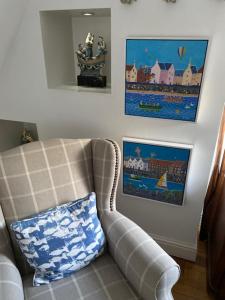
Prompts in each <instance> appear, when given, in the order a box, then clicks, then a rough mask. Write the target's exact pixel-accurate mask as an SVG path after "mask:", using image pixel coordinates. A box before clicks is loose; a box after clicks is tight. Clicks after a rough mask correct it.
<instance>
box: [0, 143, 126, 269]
mask: <svg viewBox="0 0 225 300" xmlns="http://www.w3.org/2000/svg"><path fill="white" fill-rule="evenodd" d="M119 163H120V155H119V148H118V146H117V145H116V143H114V142H112V141H107V140H100V139H96V140H90V139H82V140H72V139H54V140H47V141H43V142H42V141H38V142H33V143H30V144H26V145H23V146H20V147H17V148H14V149H12V150H9V151H6V152H3V153H2V154H0V205H1V208H2V211H3V215H4V218H5V220H6V224H7V225H8V226H9V225H10V224H11V223H12V222H13V221H15V220H18V219H23V218H26V217H28V216H31V215H33V214H35V213H38V212H40V211H43V210H46V209H48V208H51V207H55V206H56V205H60V204H62V203H66V202H68V201H71V200H75V199H79V198H82V197H84V196H86V195H87V194H88V193H90V192H92V191H95V192H96V195H97V207H98V210H99V212H101V211H102V210H105V209H109V210H110V209H113V208H114V206H115V191H116V187H117V182H118V173H119V172H118V170H119ZM11 240H12V243H13V248H14V254H15V258H16V262H17V265H18V267H19V269H20V271H21V272H22V273H23V274H26V273H29V271H30V269H29V268H28V265H27V263H26V262H25V260H24V258H23V256H22V255H21V253H20V250H19V248H18V246H17V244H16V243H15V241H14V239H13V237H11Z"/></svg>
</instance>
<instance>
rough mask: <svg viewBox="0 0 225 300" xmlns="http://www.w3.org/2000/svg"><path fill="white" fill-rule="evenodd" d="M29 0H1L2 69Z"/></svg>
mask: <svg viewBox="0 0 225 300" xmlns="http://www.w3.org/2000/svg"><path fill="white" fill-rule="evenodd" d="M27 3H28V0H20V1H17V0H0V41H1V43H0V69H1V66H2V64H3V62H4V59H5V56H6V55H7V53H8V52H9V51H10V48H11V47H12V43H13V39H14V37H15V36H16V34H17V29H18V27H19V24H20V22H21V19H22V16H23V13H24V10H25V8H26V5H27Z"/></svg>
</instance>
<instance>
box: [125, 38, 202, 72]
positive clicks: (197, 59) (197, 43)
mask: <svg viewBox="0 0 225 300" xmlns="http://www.w3.org/2000/svg"><path fill="white" fill-rule="evenodd" d="M207 46H208V41H207V40H165V39H163V40H151V39H149V40H147V39H128V40H127V51H126V52H127V57H126V64H133V63H134V61H135V63H136V66H137V67H140V66H141V65H142V66H143V65H147V66H150V67H151V66H153V65H154V64H155V62H156V60H157V59H158V60H159V62H164V63H173V64H174V66H175V69H176V70H184V69H185V68H186V67H187V65H188V63H189V62H190V60H191V63H192V65H194V66H196V67H197V68H198V69H199V68H201V67H202V66H203V65H204V62H205V55H206V50H207ZM179 47H185V49H186V54H185V56H184V57H182V59H181V58H180V57H179V55H178V48H179Z"/></svg>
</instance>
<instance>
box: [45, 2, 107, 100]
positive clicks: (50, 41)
mask: <svg viewBox="0 0 225 300" xmlns="http://www.w3.org/2000/svg"><path fill="white" fill-rule="evenodd" d="M87 12H88V13H92V14H93V15H91V16H85V15H84V14H85V13H87ZM40 23H41V31H42V41H43V50H44V58H45V67H46V77H47V85H48V88H50V89H67V90H71V91H76V92H92V93H105V94H110V93H111V10H110V8H98V9H74V10H48V11H40ZM88 32H91V33H93V34H94V35H95V37H96V39H97V38H98V35H101V36H103V38H104V40H105V42H106V45H107V51H108V52H107V55H106V65H105V68H104V71H103V73H104V75H106V76H107V87H106V88H89V87H80V86H78V85H77V75H79V74H80V68H79V67H78V65H77V57H76V55H75V51H76V50H77V49H78V45H79V44H80V43H82V44H84V43H85V39H86V36H87V33H88ZM96 44H97V40H96V41H95V45H94V47H93V52H94V53H95V51H96V48H97V45H96Z"/></svg>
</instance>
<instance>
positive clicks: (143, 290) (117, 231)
mask: <svg viewBox="0 0 225 300" xmlns="http://www.w3.org/2000/svg"><path fill="white" fill-rule="evenodd" d="M101 220H102V225H103V228H104V230H105V234H106V238H107V240H108V244H109V251H110V253H111V255H112V256H113V258H114V260H115V261H116V262H117V264H118V265H119V267H120V269H121V271H122V272H123V273H124V275H125V276H126V277H127V279H128V280H129V282H130V283H131V284H132V286H133V287H134V288H135V289H136V291H137V292H138V294H139V295H140V296H141V297H142V298H143V299H144V300H150V299H151V300H152V299H157V300H165V299H167V300H171V299H173V296H172V293H171V289H172V287H173V285H174V284H175V283H176V282H177V280H178V279H179V276H180V268H179V266H178V265H177V263H176V262H175V261H174V260H173V259H172V258H171V257H170V256H169V255H168V254H167V253H166V252H165V251H164V250H163V249H162V248H161V247H160V246H159V245H158V244H157V243H156V242H155V241H154V240H153V239H152V238H151V237H150V236H149V235H148V234H147V233H145V232H144V230H142V229H141V228H140V227H139V226H138V225H136V224H135V223H134V222H132V221H131V220H129V219H128V218H126V217H125V216H123V215H122V214H120V213H119V212H117V211H112V212H110V211H105V212H104V213H103V215H102V216H101Z"/></svg>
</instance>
